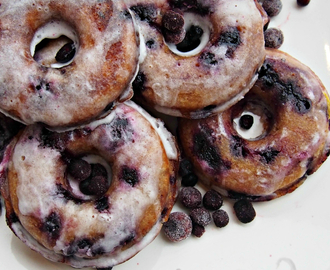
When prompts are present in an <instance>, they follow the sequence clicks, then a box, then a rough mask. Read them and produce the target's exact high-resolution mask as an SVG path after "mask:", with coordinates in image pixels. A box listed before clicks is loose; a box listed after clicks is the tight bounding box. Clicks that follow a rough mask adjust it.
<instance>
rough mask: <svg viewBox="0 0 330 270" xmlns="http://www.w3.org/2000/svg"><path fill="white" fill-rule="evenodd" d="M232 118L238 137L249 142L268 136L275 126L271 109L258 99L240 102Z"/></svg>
mask: <svg viewBox="0 0 330 270" xmlns="http://www.w3.org/2000/svg"><path fill="white" fill-rule="evenodd" d="M231 117H232V124H233V128H234V129H235V130H236V132H237V133H238V135H239V136H240V137H242V138H243V139H245V140H249V141H255V140H260V139H262V138H264V137H265V136H267V135H268V134H269V132H270V130H271V128H272V127H273V124H274V117H273V113H272V110H271V109H270V107H269V106H267V105H266V104H265V103H263V102H262V101H260V100H257V99H256V100H248V101H243V102H239V103H238V104H237V105H235V107H234V109H233V111H232V116H231Z"/></svg>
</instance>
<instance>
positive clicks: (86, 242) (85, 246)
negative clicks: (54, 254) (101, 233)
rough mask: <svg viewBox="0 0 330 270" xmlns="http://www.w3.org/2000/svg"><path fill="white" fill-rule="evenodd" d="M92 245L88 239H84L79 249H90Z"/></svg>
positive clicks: (78, 244)
mask: <svg viewBox="0 0 330 270" xmlns="http://www.w3.org/2000/svg"><path fill="white" fill-rule="evenodd" d="M92 245H93V243H92V241H91V240H89V239H87V238H84V239H82V240H80V241H79V242H78V243H77V246H78V248H79V249H85V248H90V247H91V246H92Z"/></svg>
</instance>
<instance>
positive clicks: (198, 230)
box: [191, 223, 205, 237]
mask: <svg viewBox="0 0 330 270" xmlns="http://www.w3.org/2000/svg"><path fill="white" fill-rule="evenodd" d="M204 232H205V227H204V226H201V225H198V224H196V223H193V228H192V232H191V233H192V234H193V235H195V236H196V237H202V235H203V234H204Z"/></svg>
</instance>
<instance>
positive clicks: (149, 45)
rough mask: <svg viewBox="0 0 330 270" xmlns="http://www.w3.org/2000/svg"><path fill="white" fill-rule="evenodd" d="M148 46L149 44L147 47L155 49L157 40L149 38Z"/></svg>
mask: <svg viewBox="0 0 330 270" xmlns="http://www.w3.org/2000/svg"><path fill="white" fill-rule="evenodd" d="M146 46H147V48H149V49H155V48H156V42H155V41H154V40H153V39H149V40H148V41H147V42H146Z"/></svg>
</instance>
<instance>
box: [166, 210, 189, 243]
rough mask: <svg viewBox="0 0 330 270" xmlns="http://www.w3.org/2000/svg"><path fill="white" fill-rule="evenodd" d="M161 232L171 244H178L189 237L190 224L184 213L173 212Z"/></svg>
mask: <svg viewBox="0 0 330 270" xmlns="http://www.w3.org/2000/svg"><path fill="white" fill-rule="evenodd" d="M163 232H164V234H165V235H166V237H167V238H168V239H169V240H170V241H171V242H179V241H182V240H184V239H186V238H187V237H189V236H190V235H191V232H192V222H191V219H190V217H189V216H188V215H187V214H186V213H184V212H173V213H171V214H170V215H169V217H168V220H167V221H166V222H165V223H164V225H163Z"/></svg>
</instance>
